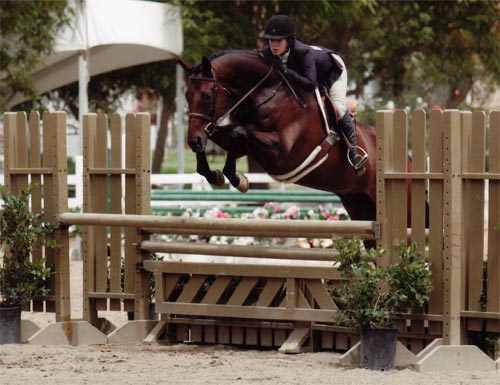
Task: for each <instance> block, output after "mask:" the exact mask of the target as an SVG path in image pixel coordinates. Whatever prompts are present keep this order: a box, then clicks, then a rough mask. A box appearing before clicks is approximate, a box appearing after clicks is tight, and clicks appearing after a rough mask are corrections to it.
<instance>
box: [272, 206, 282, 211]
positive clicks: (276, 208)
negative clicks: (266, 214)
mask: <svg viewBox="0 0 500 385" xmlns="http://www.w3.org/2000/svg"><path fill="white" fill-rule="evenodd" d="M273 211H274V212H275V213H279V212H280V211H281V206H280V205H276V206H274V207H273Z"/></svg>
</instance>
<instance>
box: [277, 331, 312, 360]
mask: <svg viewBox="0 0 500 385" xmlns="http://www.w3.org/2000/svg"><path fill="white" fill-rule="evenodd" d="M310 336H311V329H309V328H295V329H294V330H293V331H292V333H291V334H290V335H289V336H288V338H287V340H286V341H285V343H284V344H283V345H281V347H280V348H279V349H278V351H279V352H280V353H286V354H294V353H301V352H303V351H304V350H303V347H302V345H304V343H305V342H306V340H307V339H308V338H309V337H310Z"/></svg>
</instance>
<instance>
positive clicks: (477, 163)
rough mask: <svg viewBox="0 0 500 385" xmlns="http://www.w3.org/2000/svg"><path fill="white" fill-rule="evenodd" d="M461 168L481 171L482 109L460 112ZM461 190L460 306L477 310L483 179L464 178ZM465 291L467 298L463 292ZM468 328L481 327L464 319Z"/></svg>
mask: <svg viewBox="0 0 500 385" xmlns="http://www.w3.org/2000/svg"><path fill="white" fill-rule="evenodd" d="M461 117H462V135H464V137H463V138H462V146H463V148H464V151H462V155H463V163H462V169H463V170H466V171H467V172H484V171H485V165H486V163H485V140H486V116H485V114H484V112H474V113H473V114H471V113H470V112H462V113H461ZM465 186H466V189H465V191H464V199H463V202H464V220H463V224H464V227H465V228H464V230H463V235H464V237H463V238H464V248H465V253H464V255H463V256H464V259H465V260H464V261H463V262H464V263H463V266H464V267H465V269H464V271H463V272H462V280H463V282H464V286H465V287H464V289H465V290H462V293H463V295H464V298H463V299H462V303H463V304H464V305H466V306H464V307H463V308H464V309H467V310H472V311H478V310H481V303H480V298H481V293H482V290H483V256H484V203H485V201H484V181H483V180H468V181H466V184H465ZM466 294H467V298H465V295H466ZM468 327H470V328H471V330H481V328H482V325H481V321H479V320H468Z"/></svg>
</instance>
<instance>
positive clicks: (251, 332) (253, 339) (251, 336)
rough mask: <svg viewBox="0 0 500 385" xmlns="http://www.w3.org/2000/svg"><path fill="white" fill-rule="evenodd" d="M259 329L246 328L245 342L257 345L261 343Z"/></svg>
mask: <svg viewBox="0 0 500 385" xmlns="http://www.w3.org/2000/svg"><path fill="white" fill-rule="evenodd" d="M258 331H259V329H257V328H245V344H246V345H252V346H256V345H258V344H259V334H258Z"/></svg>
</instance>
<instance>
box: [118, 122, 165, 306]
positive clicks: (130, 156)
mask: <svg viewBox="0 0 500 385" xmlns="http://www.w3.org/2000/svg"><path fill="white" fill-rule="evenodd" d="M136 150H137V146H136V142H135V117H134V115H132V114H127V115H126V116H125V167H126V168H133V169H134V170H136ZM135 179H136V175H135V174H127V175H125V213H126V214H137V211H136V210H137V205H136V202H137V196H136V194H135V187H136V182H135ZM124 233H125V234H124V237H125V249H124V255H125V258H124V262H123V269H124V291H125V292H126V293H135V252H136V250H135V247H134V242H135V239H136V229H134V228H129V227H126V228H125V230H124ZM167 284H168V281H167ZM167 298H168V295H167ZM124 307H125V309H126V310H133V309H134V302H133V301H126V302H124Z"/></svg>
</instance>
